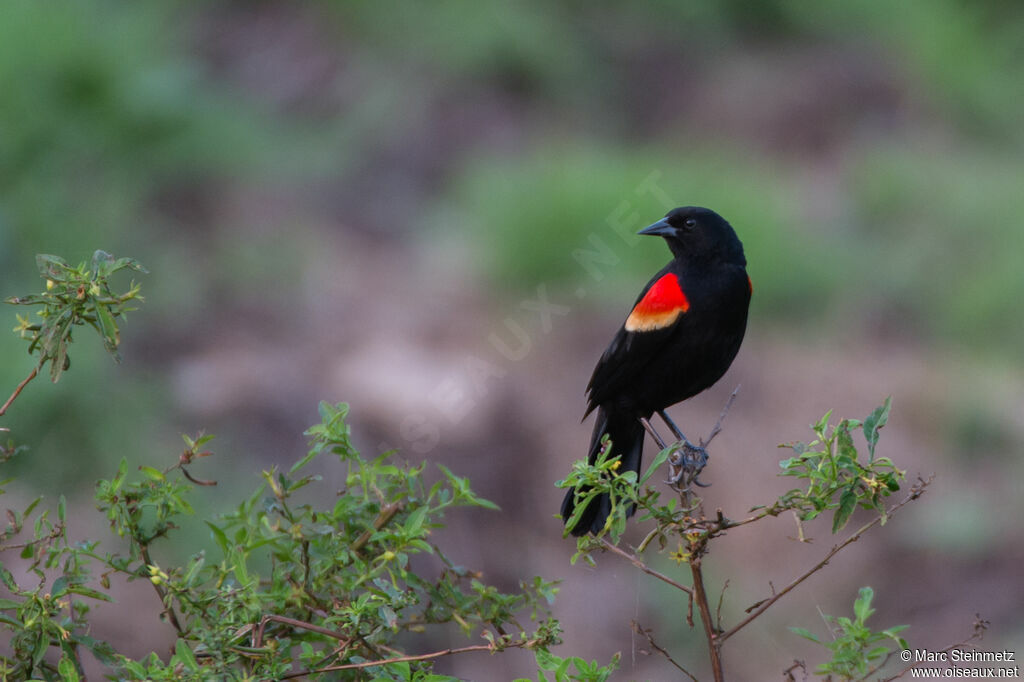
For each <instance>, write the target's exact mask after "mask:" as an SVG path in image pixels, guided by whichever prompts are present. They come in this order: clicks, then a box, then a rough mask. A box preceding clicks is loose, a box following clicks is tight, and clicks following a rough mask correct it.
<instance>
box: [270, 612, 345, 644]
mask: <svg viewBox="0 0 1024 682" xmlns="http://www.w3.org/2000/svg"><path fill="white" fill-rule="evenodd" d="M271 621H273V622H275V623H284V624H285V625H290V626H292V627H293V628H299V629H301V630H309V631H310V632H316V633H318V634H321V635H325V636H327V637H330V638H331V639H336V640H338V641H339V642H343V643H345V644H348V643H349V642H351V641H352V638H351V637H348V636H346V635H343V634H342V633H340V632H335V631H334V630H330V629H328V628H325V627H320V626H319V625H314V624H313V623H307V622H306V621H303V620H296V619H295V618H288V617H287V616H278V615H275V614H272V613H269V614H267V615H265V616H263V618H261V619H260V624H259V627H258V628H257V629H256V635H255V636H254V637H253V640H252V646H253V648H254V649H258V648H260V647H261V646H263V630H264V628H266V626H267V623H269V622H271Z"/></svg>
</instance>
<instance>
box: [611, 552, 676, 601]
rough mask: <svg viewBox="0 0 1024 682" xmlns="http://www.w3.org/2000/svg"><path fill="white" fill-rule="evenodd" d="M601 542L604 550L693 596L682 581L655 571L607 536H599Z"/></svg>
mask: <svg viewBox="0 0 1024 682" xmlns="http://www.w3.org/2000/svg"><path fill="white" fill-rule="evenodd" d="M601 544H602V546H603V547H604V548H605V549H606V550H608V551H609V552H611V553H612V554H618V555H619V556H620V557H622V558H623V559H625V560H626V561H628V562H630V563H631V564H633V565H634V566H636V567H637V568H639V569H640V570H641V571H643V572H644V573H646V574H647V575H650V576H654V577H655V578H657V579H658V580H661V581H662V582H666V583H668V584H669V585H671V586H672V587H674V588H676V589H678V590H682V591H683V592H685V593H686V594H688V595H690V596H691V597H692V596H693V588H691V587H687V586H686V585H683V584H682V583H678V582H676V581H675V580H672V578H669V577H668V576H667V575H665V574H664V573H659V572H658V571H655V570H654V569H653V568H651V567H650V566H648V565H647V564H645V563H644V562H643V561H641V560H640V558H639V557H637V556H636V555H635V554H630V553H629V552H627V551H625V550H622V549H620V548H619V547H616V546H615V545H613V544H612V543H611V542H609V541H608V538H601Z"/></svg>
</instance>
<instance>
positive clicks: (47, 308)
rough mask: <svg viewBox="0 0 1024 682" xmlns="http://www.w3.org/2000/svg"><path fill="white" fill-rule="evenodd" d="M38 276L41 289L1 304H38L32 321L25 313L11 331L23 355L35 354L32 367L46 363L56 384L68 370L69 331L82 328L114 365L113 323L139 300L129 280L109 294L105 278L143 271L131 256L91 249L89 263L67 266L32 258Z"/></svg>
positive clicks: (117, 342)
mask: <svg viewBox="0 0 1024 682" xmlns="http://www.w3.org/2000/svg"><path fill="white" fill-rule="evenodd" d="M36 265H37V266H38V268H39V274H40V275H42V277H43V278H44V279H45V280H46V291H44V292H43V293H40V294H31V295H28V296H13V297H10V298H8V299H6V301H5V302H6V303H11V304H13V305H28V306H35V305H38V306H42V310H38V311H37V312H36V315H37V316H38V317H39V318H40V320H39V321H38V322H36V321H34V320H32V319H31V318H30V317H29V316H28V315H25V316H22V315H18V326H17V327H15V329H14V331H16V332H18V333H19V335H20V336H21V338H23V339H25V340H27V341H28V352H29V353H38V354H39V362H38V364H37V365H36V367H37V369H42V368H43V367H44V366H45V365H46V363H47V362H49V363H50V379H51V380H52V381H54V382H56V381H57V380H58V379H60V375H61V374H62V373H63V372H64V371H65V370H66V369H67V368H68V367H69V366H70V364H71V358H70V356H69V355H68V345H69V344H70V343H71V341H72V338H71V337H72V333H73V332H74V329H75V327H78V326H81V325H84V324H88V325H89V326H91V327H92V328H93V329H95V330H96V331H97V333H99V335H100V338H102V339H103V347H104V348H105V349H106V350H107V352H108V353H110V354H111V355H112V356H113V357H114V359H115V360H117V361H120V359H121V356H120V355H119V353H118V346H119V345H120V343H121V333H120V330H119V329H118V326H117V320H118V319H123V318H124V317H125V314H126V313H128V312H129V311H131V310H135V308H133V307H131V304H132V303H133V302H135V301H141V300H142V297H141V296H140V295H139V285H138V284H136V283H135V282H132V283H131V285H130V286H129V288H128V290H127V291H125V292H123V293H115V292H114V291H112V290H111V288H110V282H109V279H110V276H111V275H113V274H114V273H116V272H118V271H119V270H125V269H128V270H135V271H137V272H146V269H145V268H144V267H142V266H141V265H140V264H139V263H138V261H136V260H134V259H133V258H117V259H115V258H114V257H113V256H111V255H110V254H109V253H107V252H105V251H96V253H95V254H93V257H92V263H91V264H90V265H88V266H87V265H86V264H85V263H81V264H79V265H78V267H72V266H70V265H68V264H67V263H65V262H64V260H63V259H61V258H59V257H57V256H50V255H48V254H39V255H38V256H36Z"/></svg>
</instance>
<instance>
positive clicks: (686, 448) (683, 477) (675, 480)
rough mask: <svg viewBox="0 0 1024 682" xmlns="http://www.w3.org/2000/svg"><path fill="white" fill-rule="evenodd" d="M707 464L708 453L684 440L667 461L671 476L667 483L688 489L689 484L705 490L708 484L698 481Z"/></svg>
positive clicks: (699, 446) (704, 449) (701, 447)
mask: <svg viewBox="0 0 1024 682" xmlns="http://www.w3.org/2000/svg"><path fill="white" fill-rule="evenodd" d="M707 463H708V451H707V449H706V448H704V446H701V445H694V444H693V443H691V442H690V441H688V440H686V439H685V438H684V439H683V440H682V441H680V442H679V444H678V449H677V450H676V451H675V453H673V455H672V457H671V458H670V459H669V464H670V465H671V474H670V476H669V480H668V482H669V483H671V484H672V485H674V486H677V487H680V488H689V487H690V484H691V483H692V484H693V485H696V486H699V487H701V488H707V487H708V486H709V485H711V484H710V483H704V482H702V481H701V480H700V478H699V476H700V472H701V471H703V470H704V467H705V466H706V465H707Z"/></svg>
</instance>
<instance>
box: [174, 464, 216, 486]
mask: <svg viewBox="0 0 1024 682" xmlns="http://www.w3.org/2000/svg"><path fill="white" fill-rule="evenodd" d="M181 473H182V474H184V475H185V478H187V479H188V480H190V481H192V482H193V483H195V484H196V485H207V486H209V485H217V481H207V480H204V479H202V478H195V477H194V476H193V475H192V474H190V473H189V472H188V469H186V468H185V467H181Z"/></svg>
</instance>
